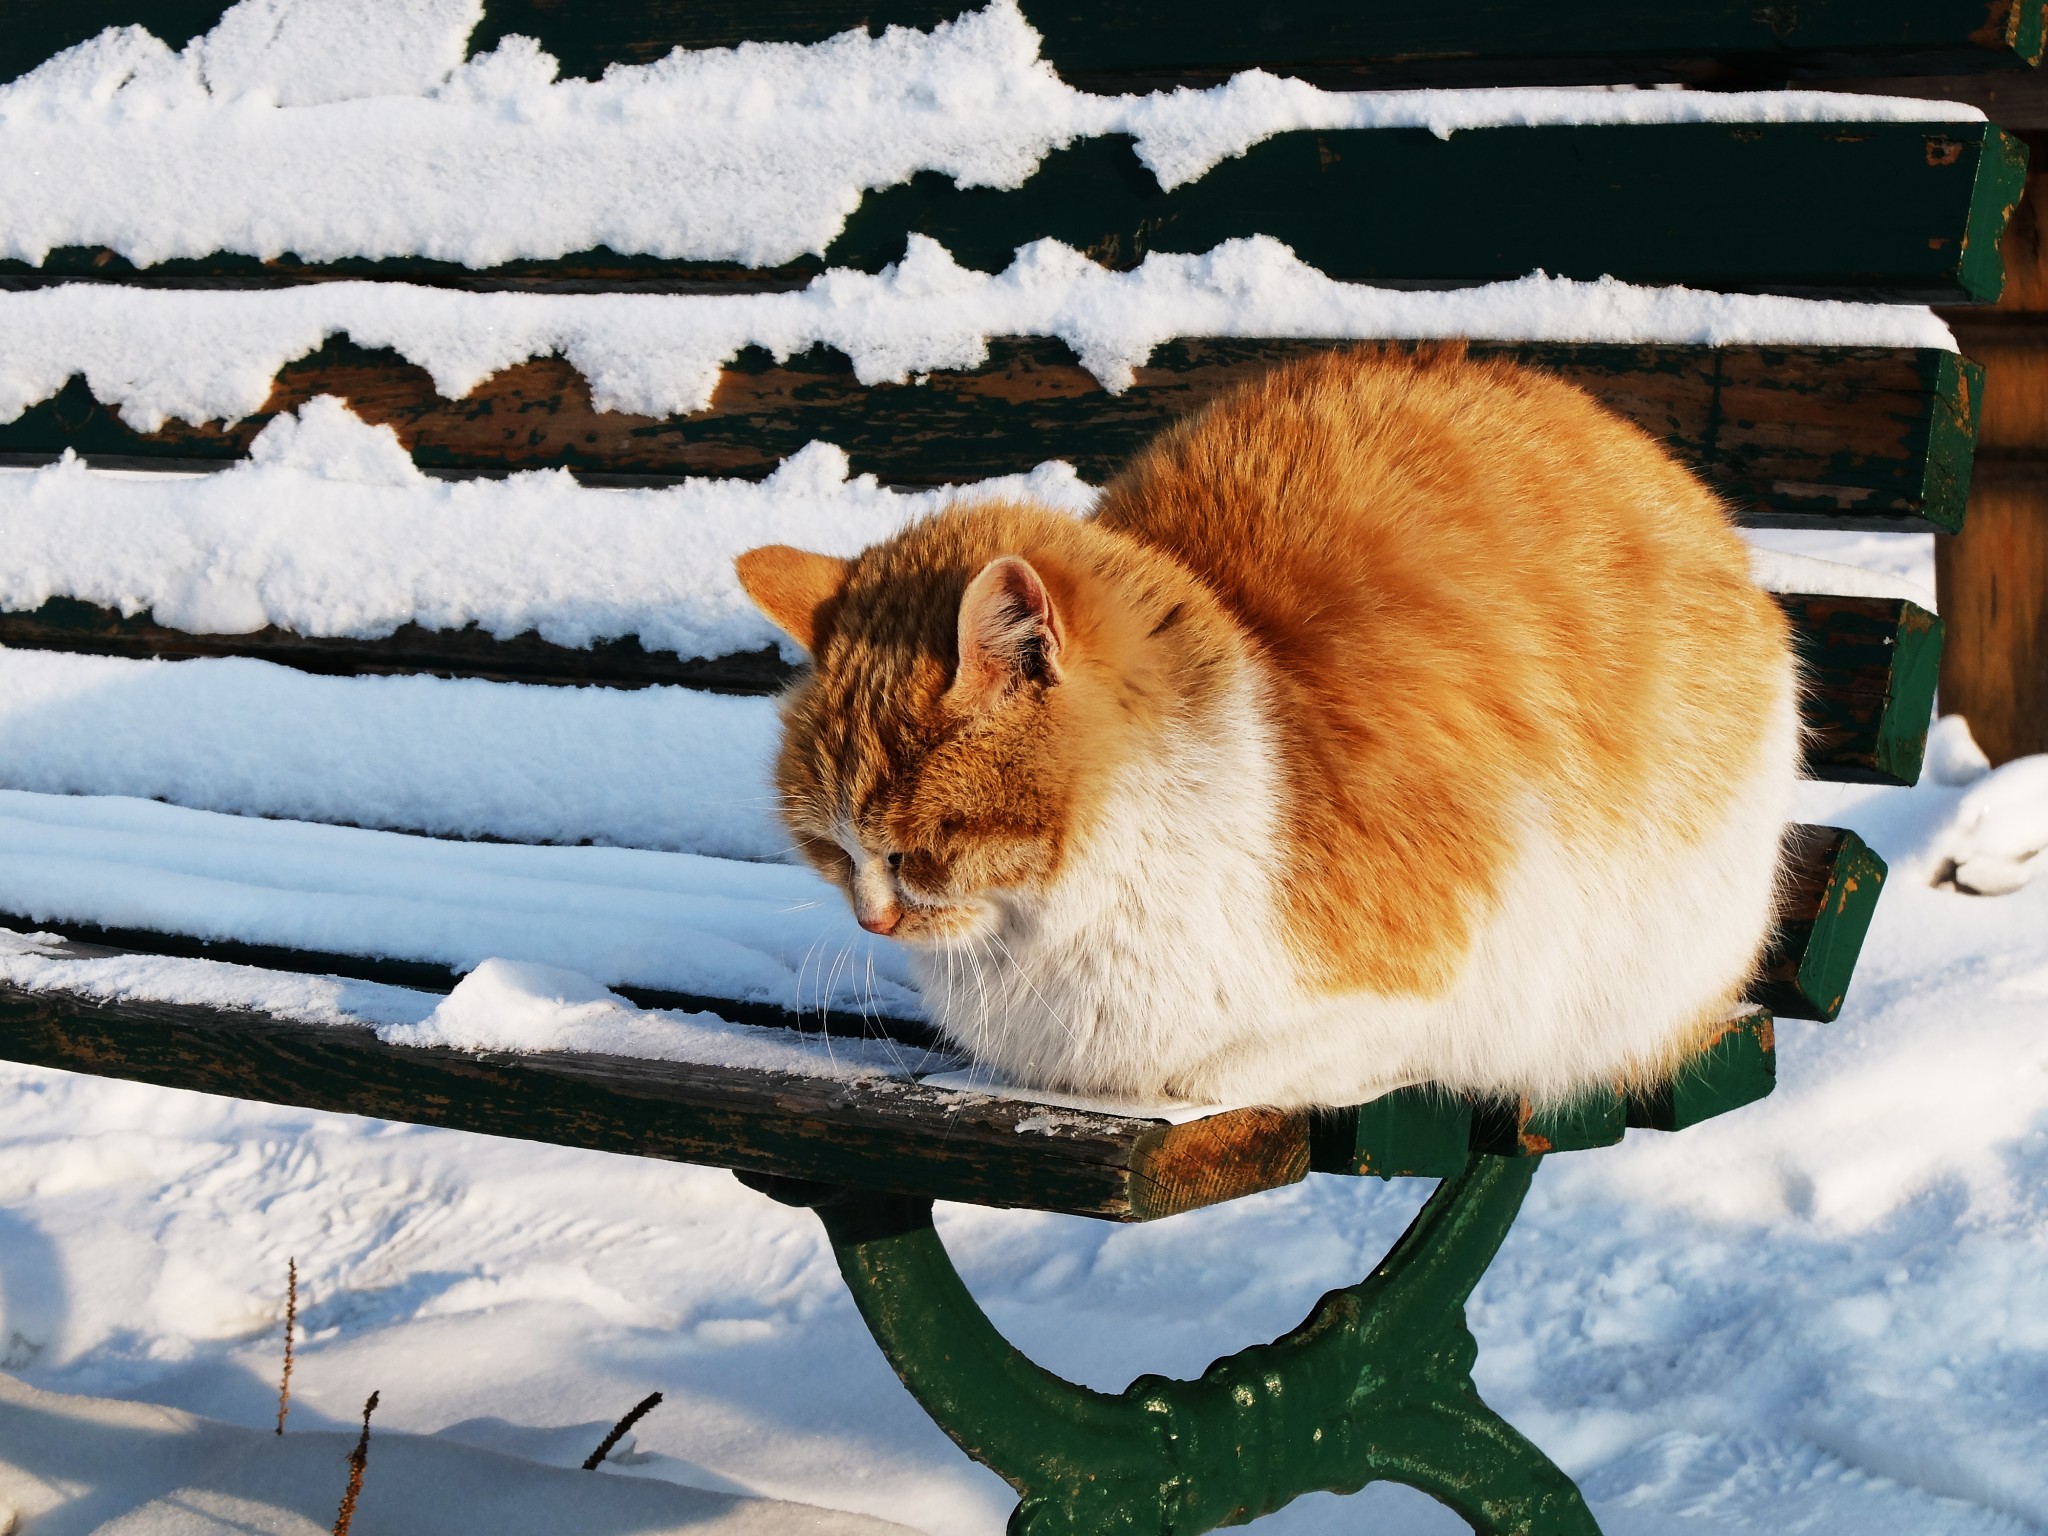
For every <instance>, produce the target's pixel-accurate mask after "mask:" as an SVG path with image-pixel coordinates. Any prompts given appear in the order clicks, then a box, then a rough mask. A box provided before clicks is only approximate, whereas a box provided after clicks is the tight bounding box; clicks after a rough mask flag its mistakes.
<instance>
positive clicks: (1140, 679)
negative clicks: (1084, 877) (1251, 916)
mask: <svg viewBox="0 0 2048 1536" xmlns="http://www.w3.org/2000/svg"><path fill="white" fill-rule="evenodd" d="M1128 544H1129V541H1128V540H1124V539H1122V538H1120V537H1118V536H1115V535H1111V534H1108V533H1105V532H1103V531H1101V530H1098V529H1095V528H1093V527H1091V526H1090V525H1088V524H1085V523H1082V522H1078V521H1076V520H1075V519H1073V518H1070V517H1067V516H1064V515H1062V514H1060V513H1056V512H1050V511H1045V510H1041V509H1038V508H1031V507H1020V506H1015V505H1009V504H992V505H982V506H974V507H966V508H956V509H951V510H948V511H946V512H942V513H939V514H937V515H935V516H933V517H930V518H927V519H924V520H923V521H921V522H918V523H915V524H913V525H912V526H911V527H909V528H907V529H906V530H904V531H903V532H902V533H900V534H898V535H897V536H895V537H894V538H892V539H889V540H887V541H885V542H883V543H881V544H877V545H874V546H873V547H871V548H869V549H867V550H865V551H863V552H862V553H861V554H860V555H859V556H857V557H855V558H854V559H851V560H845V559H839V558H836V557H832V556H827V555H818V554H811V553H808V552H806V551H803V550H798V549H792V548H790V547H789V546H787V545H779V544H778V545H769V546H767V547H765V548H762V549H755V550H750V551H749V552H748V553H746V554H744V555H742V556H740V557H739V560H738V562H737V568H738V572H739V578H740V582H741V584H742V585H743V586H744V587H745V588H746V591H747V593H748V595H749V596H750V597H752V598H753V600H754V601H755V602H756V603H757V604H759V605H760V607H761V609H762V610H763V611H764V612H765V613H766V614H767V615H768V617H769V618H771V619H772V620H774V621H775V623H776V624H777V625H779V626H780V627H781V628H782V629H784V630H786V631H787V632H788V633H789V634H790V636H791V637H792V638H794V639H795V640H796V641H797V643H798V644H799V645H801V646H803V647H804V648H805V649H806V650H807V651H809V652H810V655H811V665H810V667H809V668H808V669H807V670H806V671H805V672H804V673H802V674H800V675H799V677H798V680H797V681H796V683H795V684H794V685H793V686H792V687H791V689H790V690H789V692H788V693H786V694H785V695H784V698H783V722H784V738H783V746H782V755H781V759H780V761H779V763H778V765H777V770H776V782H777V787H778V788H779V790H780V791H781V800H782V814H783V818H784V820H785V821H786V822H787V824H788V826H789V828H790V830H791V832H792V833H793V834H794V835H795V838H796V843H797V847H798V849H799V851H800V852H802V854H803V855H804V857H805V858H806V859H808V860H809V861H810V862H811V863H812V864H813V865H815V866H816V867H817V868H818V870H819V871H820V872H821V873H822V874H824V875H825V876H826V877H827V878H828V879H830V880H832V881H833V882H834V883H835V884H837V885H838V886H839V887H840V888H841V889H842V890H843V891H845V892H846V894H847V897H848V899H849V900H850V901H851V902H852V904H853V908H854V912H855V915H856V916H857V917H858V918H859V920H860V922H861V924H862V926H864V927H866V928H869V929H871V930H872V931H874V932H877V933H886V934H891V935H893V936H895V937H897V938H899V939H903V940H906V941H910V942H913V943H925V944H939V945H945V944H958V943H966V942H970V941H972V940H974V939H976V938H978V937H980V936H982V935H984V934H987V933H990V932H993V931H998V930H1000V929H1001V928H1002V926H1003V925H1004V923H1005V920H1006V919H1007V918H1009V917H1011V916H1013V915H1015V914H1016V913H1017V912H1018V911H1019V909H1020V908H1023V907H1028V906H1029V904H1030V903H1032V902H1033V901H1035V900H1037V899H1039V898H1041V897H1043V895H1044V894H1045V893H1046V892H1047V891H1048V890H1049V889H1050V888H1051V887H1052V885H1053V883H1054V882H1055V881H1056V880H1057V879H1058V877H1059V874H1060V872H1061V868H1062V865H1063V863H1064V861H1065V859H1066V857H1067V854H1068V852H1069V850H1070V848H1071V846H1072V844H1073V841H1074V839H1075V837H1076V836H1077V835H1078V834H1079V833H1081V832H1082V831H1084V830H1085V828H1086V826H1087V825H1088V822H1089V818H1090V817H1091V816H1092V815H1093V814H1094V813H1095V811H1096V810H1097V809H1098V808H1099V806H1100V804H1101V801H1102V798H1103V796H1104V794H1105V792H1106V789H1107V786H1108V784H1109V782H1110V779H1111V777H1112V776H1113V775H1114V774H1115V772H1116V771H1117V769H1118V767H1119V766H1120V765H1121V764H1122V763H1124V762H1125V761H1127V760H1128V758H1129V755H1130V754H1131V753H1132V752H1133V751H1136V750H1140V749H1141V747H1142V742H1143V738H1144V735H1145V732H1146V730H1147V729H1148V727H1150V726H1151V725H1153V724H1156V717H1157V715H1158V714H1159V712H1160V710H1161V709H1162V708H1164V707H1170V701H1169V699H1168V695H1169V694H1170V692H1171V689H1170V687H1169V679H1170V674H1171V667H1172V663H1171V659H1170V658H1169V657H1168V656H1166V655H1165V648H1164V647H1163V646H1162V645H1161V644H1160V643H1159V637H1158V636H1157V635H1152V634H1149V633H1148V631H1150V630H1151V629H1152V627H1153V625H1154V624H1156V622H1157V613H1156V612H1155V611H1154V610H1161V611H1163V609H1164V608H1166V607H1170V606H1172V602H1171V594H1170V593H1169V592H1167V591H1165V590H1164V588H1163V587H1162V582H1161V579H1160V573H1158V572H1157V571H1155V570H1154V569H1153V567H1154V566H1155V565H1156V564H1157V562H1156V560H1155V559H1152V558H1150V557H1147V556H1146V555H1145V553H1144V552H1143V551H1135V550H1133V549H1129V548H1125V547H1124V546H1126V545H1128ZM1166 584H1167V585H1170V584H1171V576H1170V573H1169V574H1168V575H1167V577H1166ZM1169 627H1170V626H1169Z"/></svg>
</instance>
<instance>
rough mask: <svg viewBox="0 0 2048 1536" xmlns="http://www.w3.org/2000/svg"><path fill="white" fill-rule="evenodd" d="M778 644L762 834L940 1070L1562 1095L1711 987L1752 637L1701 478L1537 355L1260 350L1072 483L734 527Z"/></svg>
mask: <svg viewBox="0 0 2048 1536" xmlns="http://www.w3.org/2000/svg"><path fill="white" fill-rule="evenodd" d="M740 574H741V578H742V581H743V582H744V584H745V585H746V587H747V589H748V591H749V592H750V593H751V594H752V595H753V597H754V598H755V600H756V601H757V602H759V603H760V604H761V606H762V607H763V608H764V609H765V610H766V611H767V612H768V613H769V615H770V616H771V617H772V618H774V619H775V620H776V621H777V622H778V623H780V624H781V625H782V626H783V627H784V628H786V629H788V630H789V631H790V632H791V633H792V634H793V635H794V636H795V637H796V638H797V639H798V640H799V641H800V642H801V643H803V644H804V645H805V646H807V647H808V648H809V649H810V651H811V653H812V656H813V665H812V667H811V668H810V669H808V670H807V671H806V672H805V673H803V674H801V675H800V677H799V680H798V681H797V682H796V683H795V684H794V685H793V687H792V689H791V690H790V691H789V693H787V694H786V695H785V700H784V719H785V739H784V747H783V751H782V755H781V760H780V764H779V768H778V784H779V787H780V789H781V792H782V797H783V811H784V815H785V818H786V819H787V821H788V823H789V825H790V827H791V828H792V830H793V831H794V833H795V835H796V837H797V840H798V845H799V847H800V848H801V849H802V851H803V853H804V854H805V855H806V856H807V857H808V858H809V859H810V860H811V861H812V862H813V863H814V864H816V865H817V867H818V868H819V869H820V870H821V871H823V872H824V873H825V874H826V875H827V876H828V877H830V878H831V879H833V880H835V881H836V882H837V883H838V884H839V885H840V886H841V887H842V889H844V890H845V891H846V892H847V894H848V896H849V898H850V899H851V900H852V902H853V904H854V907H855V910H856V912H857V914H858V915H859V917H860V920H861V921H862V923H863V924H864V925H865V926H868V927H870V928H873V929H875V930H877V931H881V932H890V933H894V934H895V935H896V936H897V937H899V938H901V939H903V940H904V941H905V942H906V943H907V944H908V945H909V948H910V953H911V956H912V959H913V963H914V965H915V966H916V969H917V971H918V973H919V976H920V980H921V982H922V984H923V993H924V997H925V1001H926V1004H927V1006H928V1008H929V1009H930V1011H931V1013H932V1016H933V1018H934V1021H935V1022H936V1023H937V1024H938V1025H939V1026H940V1027H941V1028H942V1029H943V1030H944V1031H945V1033H946V1034H948V1035H949V1036H951V1037H952V1038H954V1039H955V1040H956V1041H958V1042H959V1043H960V1044H961V1045H963V1046H965V1047H966V1048H967V1049H968V1051H969V1052H970V1053H971V1054H972V1055H973V1056H974V1057H975V1058H976V1059H978V1060H979V1061H981V1062H983V1063H985V1064H987V1065H989V1066H991V1067H993V1068H995V1069H997V1070H998V1071H1000V1072H1002V1073H1003V1074H1005V1075H1006V1076H1008V1077H1010V1078H1012V1079H1014V1080H1017V1081H1020V1082H1023V1083H1029V1084H1034V1085H1038V1086H1042V1087H1050V1088H1063V1089H1067V1090H1070V1091H1075V1092H1081V1093H1089V1094H1099V1095H1109V1096H1118V1097H1135V1098H1148V1099H1149V1098H1157V1097H1171V1098H1179V1099H1186V1100H1193V1101H1197V1102H1217V1101H1229V1102H1237V1103H1253V1102H1258V1103H1270V1104H1280V1105H1297V1104H1306V1103H1356V1102H1360V1101H1362V1100H1364V1099H1367V1098H1370V1097H1373V1096H1374V1095H1376V1094H1378V1093H1381V1092H1384V1091H1385V1090H1387V1089H1388V1088H1391V1087H1394V1086H1398V1085H1400V1084H1403V1083H1409V1082H1416V1081H1433V1082H1437V1083H1441V1084H1444V1085H1446V1086H1448V1087H1451V1088H1454V1089H1459V1090H1469V1091H1476V1092H1483V1093H1508V1094H1516V1093H1519V1094H1527V1095H1529V1096H1531V1097H1533V1098H1535V1099H1538V1100H1555V1099H1557V1098H1560V1097H1564V1096H1566V1095H1568V1094H1570V1093H1571V1092H1573V1091H1574V1090H1576V1089H1578V1088H1580V1087H1583V1086H1585V1085H1586V1084H1589V1083H1593V1082H1599V1081H1607V1082H1617V1081H1627V1080H1634V1079H1640V1078H1643V1077H1646V1076H1648V1075H1650V1074H1653V1073H1656V1072H1659V1071H1662V1070H1664V1069H1666V1068H1668V1067H1669V1065H1670V1064H1671V1063H1672V1062H1673V1061H1674V1060H1675V1059H1677V1058H1678V1057H1679V1056H1681V1055H1682V1054H1683V1053H1685V1052H1686V1051H1687V1050H1689V1049H1690V1048H1691V1047H1692V1046H1693V1045H1694V1044H1695V1043H1696V1042H1697V1041H1698V1040H1699V1039H1700V1038H1701V1037H1702V1034H1703V1031H1705V1030H1706V1029H1707V1028H1708V1027H1710V1025H1711V1023H1712V1022H1713V1021H1714V1020H1715V1019H1718V1018H1719V1017H1721V1016H1722V1015H1723V1014H1725V1012H1726V1011H1727V1009H1728V1007H1729V1005H1730V1004H1731V1003H1733V1002H1734V1000H1735V999H1736V998H1737V997H1738V996H1739V992H1740V988H1741V986H1742V985H1743V983H1744V982H1745V981H1746V980H1747V979H1748V977H1749V975H1750V973H1751V970H1752V968H1753V966H1754V964H1755V960H1756V956H1757V952H1758V948H1759V946H1760V944H1761V942H1762V939H1763V936H1764V933H1765V930H1766V928H1767V926H1768V922H1769V918H1770V914H1771V908H1772V900H1773V896H1772V892H1773V871H1774V868H1775V864H1776V855H1777V848H1778V838H1779V829H1780V827H1781V825H1782V823H1783V821H1784V819H1785V815H1786V812H1787V810H1788V803H1789V799H1790V793H1791V787H1792V783H1793V779H1794V776H1795V758H1796V755H1797V741H1798V724H1797V713H1796V707H1795V706H1796V698H1795V693H1796V682H1795V676H1794V670H1793V663H1792V659H1791V654H1790V650H1789V647H1788V641H1787V634H1786V626H1785V623H1784V620H1783V618H1782V616H1781V615H1780V613H1779V611H1778V609H1777V607H1776V605H1775V604H1774V603H1773V602H1771V600H1770V599H1769V598H1768V597H1767V596H1765V595H1764V594H1763V593H1761V592H1759V591H1758V590H1757V589H1756V588H1755V587H1754V586H1753V585H1752V584H1751V582H1750V580H1749V576H1748V570H1747V563H1746V559H1745V551H1744V547H1743V545H1742V543H1741V541H1740V539H1739V537H1738V536H1737V535H1736V534H1735V533H1734V531H1733V530H1732V529H1731V527H1730V526H1729V524H1728V520H1727V517H1726V515H1725V513H1724V511H1723V510H1722V508H1721V507H1720V505H1719V504H1718V503H1717V502H1716V501H1715V499H1714V498H1713V497H1712V496H1711V495H1710V494H1709V493H1708V492H1707V491H1706V490H1705V489H1704V488H1703V487H1702V486H1701V485H1700V484H1699V483H1698V482H1697V481H1696V480H1694V479H1693V478H1692V476H1691V475H1690V474H1688V473H1687V472H1686V471H1684V470H1683V469H1681V468H1680V467H1678V466H1677V465H1676V464H1674V463H1673V462H1672V461H1671V460H1670V458H1669V457H1668V456H1667V455H1666V454H1665V453H1664V451H1663V450H1662V449H1661V448H1660V447H1658V446H1657V445H1656V444H1655V443H1654V442H1652V441H1651V440H1650V439H1649V438H1648V437H1647V436H1646V435H1644V434H1643V433H1642V432H1640V431H1639V430H1637V429H1636V428H1635V427H1633V426H1631V425H1628V424H1626V423H1624V422H1622V421H1621V420H1619V419H1618V418H1616V417H1614V416H1612V415H1610V414H1609V413H1608V412H1606V411H1605V410H1603V409H1602V408H1600V407H1599V406H1597V405H1596V404H1595V403H1594V402H1593V401H1592V400H1591V399H1590V398H1588V397H1587V396H1586V395H1584V394H1583V393H1581V392H1580V391H1578V390H1577V389H1575V388H1572V387H1571V386H1569V385H1566V384H1563V383H1561V382H1559V381H1557V380H1554V379H1551V378H1548V377H1545V376H1542V375H1539V374H1535V373H1531V372H1528V371H1525V370H1521V369H1517V368H1514V367H1511V366H1508V365H1505V364H1499V363H1480V362H1473V361H1470V360H1468V359H1466V358H1465V357H1464V356H1463V354H1462V350H1461V349H1457V348H1446V349H1442V350H1440V351H1438V352H1435V353H1433V354H1428V355H1424V356H1422V357H1419V358H1418V357H1412V356H1406V355H1403V354H1401V353H1399V352H1386V353H1380V352H1354V353H1350V354H1331V355H1326V356H1323V357H1321V358H1318V359H1315V360H1312V361H1307V362H1303V363H1299V364H1295V365H1291V366H1289V367H1286V368H1283V369H1280V370H1277V371H1275V372H1274V373H1272V374H1270V375H1268V376H1266V377H1264V378H1263V379H1261V380H1258V381H1256V382H1255V383H1253V384H1251V385H1249V386H1248V387H1245V388H1243V389H1241V390H1239V391H1238V392H1236V393H1234V394H1232V395H1229V396H1227V397H1226V398H1224V399H1222V400H1220V401H1219V402H1217V403H1216V404H1214V405H1212V406H1211V407H1209V408H1208V409H1207V410H1206V411H1204V412H1203V413H1201V414H1200V415H1198V416H1196V417H1194V418H1193V419H1191V420H1190V421H1187V422H1185V423H1183V424H1181V425H1179V426H1178V427H1176V428H1174V429H1172V430H1170V431H1169V432H1167V433H1166V434H1164V435H1163V436H1162V437H1161V438H1160V439H1158V440H1157V441H1156V442H1154V443H1153V444H1152V445H1151V446H1149V447H1148V448H1147V449H1145V450H1144V451H1143V452H1142V453H1141V454H1140V455H1139V456H1138V457H1137V459H1136V460H1135V461H1134V462H1133V463H1132V464H1131V465H1130V467H1129V468H1128V469H1127V470H1126V471H1125V472H1124V473H1123V474H1122V475H1120V476H1119V477H1118V478H1117V479H1116V480H1115V481H1113V482H1112V483H1111V484H1110V485H1109V487H1108V488H1107V489H1106V490H1105V492H1104V494H1103V496H1102V499H1101V501H1100V503H1099V504H1098V506H1097V508H1096V510H1095V512H1094V513H1093V515H1092V516H1090V517H1089V518H1086V519H1075V518H1072V517H1068V516H1066V515H1063V514H1060V513H1057V512H1053V511H1049V510H1045V509H1041V508H1035V507H1030V506H1024V505H1017V504H1012V503H989V504H981V505H972V506H963V507H956V508H953V509H950V510H947V511H945V512H942V513H940V514H937V515H935V516H932V517H930V518H927V519H925V520H923V521H921V522H918V523H916V524H914V525H913V526H911V527H909V528H907V529H906V530H905V531H904V532H902V533H901V534H899V535H897V536H896V537H894V538H892V539H890V540H888V541H885V542H884V543H881V544H878V545H876V546H874V547H873V548H870V549H869V550H867V551H865V552H864V553H863V554H861V555H860V556H859V557H857V558H856V559H855V560H853V561H850V562H849V561H842V560H836V559H831V558H827V557H824V556H818V555H810V554H805V553H802V552H799V551H796V550H791V549H788V548H785V547H782V546H771V547H769V548H767V549H762V550H756V551H752V552H750V553H749V554H747V555H744V556H742V557H741V560H740Z"/></svg>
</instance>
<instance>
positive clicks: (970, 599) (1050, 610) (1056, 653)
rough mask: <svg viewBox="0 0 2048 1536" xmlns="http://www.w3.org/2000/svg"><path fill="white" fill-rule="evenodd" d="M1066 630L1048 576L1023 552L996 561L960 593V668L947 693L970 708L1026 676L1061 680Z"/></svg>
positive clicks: (985, 702) (1044, 680) (989, 700)
mask: <svg viewBox="0 0 2048 1536" xmlns="http://www.w3.org/2000/svg"><path fill="white" fill-rule="evenodd" d="M1065 649H1066V634H1065V630H1064V627H1063V626H1062V625H1061V623H1060V616H1059V612H1058V610H1057V609H1055V608H1054V607H1053V602H1052V594H1051V593H1050V592H1048V591H1047V590H1046V588H1045V581H1044V579H1043V578H1042V577H1040V576H1039V574H1038V572H1037V571H1035V570H1033V569H1032V568H1031V562H1030V561H1028V560H1026V559H1023V558H1022V557H1021V556H1018V555H1004V556H1003V557H1002V558H1001V559H1000V560H991V561H989V563H988V564H987V565H984V566H983V567H982V568H981V569H980V570H979V571H977V572H975V574H974V579H973V580H972V581H970V582H968V583H967V591H966V592H965V593H964V594H963V595H962V596H961V598H960V670H959V671H958V672H957V673H955V674H954V677H953V686H952V687H951V688H950V689H949V690H948V692H947V697H948V698H949V699H951V700H952V701H953V702H954V703H955V704H956V705H957V706H959V707H960V708H962V709H966V710H975V709H980V708H983V707H985V706H987V705H988V704H991V703H993V702H994V701H995V700H996V699H997V698H999V697H1001V696H1002V695H1003V694H1004V693H1006V692H1007V691H1008V690H1009V689H1010V688H1011V687H1012V686H1013V685H1015V684H1016V683H1018V682H1021V681H1023V680H1025V679H1030V680H1032V681H1034V682H1041V683H1056V682H1058V681H1059V680H1060V666H1061V662H1062V660H1063V655H1062V653H1063V652H1064V651H1065Z"/></svg>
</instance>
